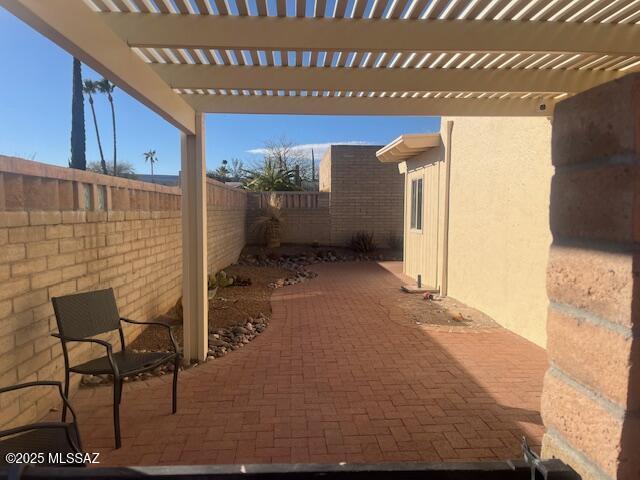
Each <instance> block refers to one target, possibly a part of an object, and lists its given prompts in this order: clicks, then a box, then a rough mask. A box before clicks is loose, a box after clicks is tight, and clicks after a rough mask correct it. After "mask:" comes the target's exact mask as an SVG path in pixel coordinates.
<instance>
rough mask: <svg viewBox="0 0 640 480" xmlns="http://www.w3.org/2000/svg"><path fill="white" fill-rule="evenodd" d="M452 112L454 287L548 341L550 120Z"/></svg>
mask: <svg viewBox="0 0 640 480" xmlns="http://www.w3.org/2000/svg"><path fill="white" fill-rule="evenodd" d="M445 120H447V119H443V125H444V121H445ZM448 120H453V122H454V126H453V133H452V139H451V195H450V224H449V283H448V287H449V291H448V293H449V295H450V296H452V297H454V298H457V299H459V300H461V301H462V302H465V303H467V304H469V305H471V306H473V307H475V308H478V309H480V310H482V311H484V312H486V313H487V314H489V315H490V316H492V317H493V318H494V319H495V320H496V321H497V322H498V323H500V324H501V325H503V326H505V327H506V328H508V329H510V330H513V331H514V332H516V333H518V334H519V335H522V336H523V337H525V338H527V339H529V340H531V341H533V342H535V343H537V344H538V345H542V346H544V345H545V344H546V317H547V307H548V300H547V294H546V283H545V282H546V268H547V260H548V254H549V245H550V243H551V233H550V229H549V195H550V186H551V177H552V174H553V168H552V166H551V122H550V121H549V120H548V119H545V118H452V119H448Z"/></svg>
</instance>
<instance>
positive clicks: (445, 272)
mask: <svg viewBox="0 0 640 480" xmlns="http://www.w3.org/2000/svg"><path fill="white" fill-rule="evenodd" d="M446 129H447V130H446V131H447V137H446V142H445V162H446V170H445V185H444V222H443V223H444V225H443V232H442V278H441V284H440V296H442V297H446V296H447V290H448V286H449V285H448V283H449V196H450V194H451V145H452V142H451V135H452V133H453V121H452V120H448V121H447V124H446Z"/></svg>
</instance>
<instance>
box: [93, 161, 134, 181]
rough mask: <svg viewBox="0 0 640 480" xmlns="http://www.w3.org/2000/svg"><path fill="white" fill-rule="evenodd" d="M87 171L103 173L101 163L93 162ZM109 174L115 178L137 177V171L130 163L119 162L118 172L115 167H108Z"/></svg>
mask: <svg viewBox="0 0 640 480" xmlns="http://www.w3.org/2000/svg"><path fill="white" fill-rule="evenodd" d="M87 170H89V171H91V172H96V173H102V166H101V165H100V162H91V163H89V164H88V165H87ZM114 171H115V173H114ZM107 172H108V173H109V175H113V176H115V177H123V178H135V176H136V170H135V168H134V166H133V165H132V164H131V163H129V162H118V164H117V166H116V170H113V166H110V165H107Z"/></svg>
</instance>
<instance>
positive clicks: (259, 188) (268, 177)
mask: <svg viewBox="0 0 640 480" xmlns="http://www.w3.org/2000/svg"><path fill="white" fill-rule="evenodd" d="M295 177H296V173H295V171H294V170H284V169H282V168H279V167H278V166H276V165H273V164H271V163H267V164H266V165H264V166H263V167H262V168H260V169H254V170H247V178H246V179H245V180H244V182H243V183H244V188H246V189H247V190H252V191H254V192H284V191H291V190H300V188H299V187H298V185H296V182H295Z"/></svg>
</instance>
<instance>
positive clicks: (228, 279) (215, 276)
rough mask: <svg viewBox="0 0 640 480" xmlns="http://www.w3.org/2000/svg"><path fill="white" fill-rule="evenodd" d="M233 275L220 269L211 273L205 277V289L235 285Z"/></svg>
mask: <svg viewBox="0 0 640 480" xmlns="http://www.w3.org/2000/svg"><path fill="white" fill-rule="evenodd" d="M235 280H236V279H235V277H233V276H231V275H227V272H225V271H224V270H220V271H219V272H218V273H211V274H209V276H208V277H207V289H208V290H214V289H216V288H218V287H220V288H225V287H230V286H231V285H235Z"/></svg>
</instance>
